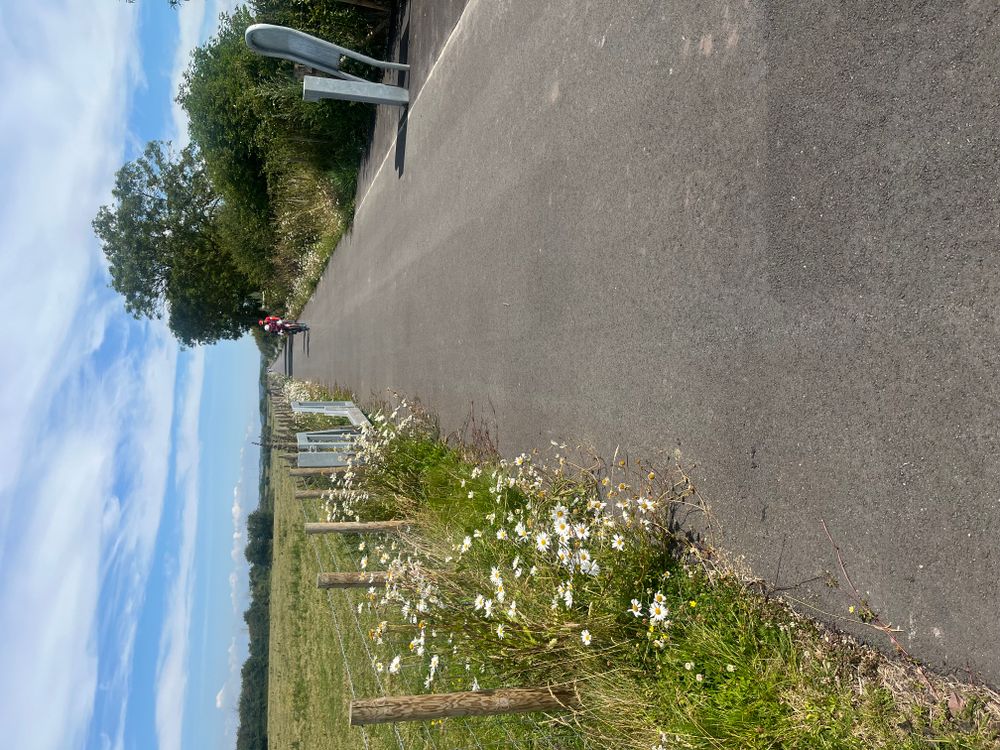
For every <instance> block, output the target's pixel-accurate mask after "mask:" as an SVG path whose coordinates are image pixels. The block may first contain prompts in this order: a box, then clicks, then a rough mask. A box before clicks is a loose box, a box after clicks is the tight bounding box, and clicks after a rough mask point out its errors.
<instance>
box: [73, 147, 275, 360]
mask: <svg viewBox="0 0 1000 750" xmlns="http://www.w3.org/2000/svg"><path fill="white" fill-rule="evenodd" d="M112 197H113V199H114V202H113V203H112V205H111V206H102V207H101V208H100V209H99V210H98V212H97V216H96V218H95V219H94V222H93V227H94V231H95V233H96V234H97V237H98V239H100V240H101V244H102V246H103V249H104V254H105V256H106V257H107V259H108V264H109V270H110V272H111V286H112V287H113V288H114V289H115V290H116V291H118V292H119V293H120V294H122V295H123V296H124V298H125V309H126V310H128V312H130V313H131V314H132V315H133V316H135V317H136V318H140V317H148V318H160V317H162V316H163V314H164V313H165V312H166V313H168V314H169V325H170V328H171V330H172V331H173V333H174V335H175V336H177V338H178V339H179V340H180V341H181V342H182V343H183V344H185V345H194V344H201V343H210V342H212V341H216V340H218V339H220V338H238V337H239V336H240V335H241V334H242V333H243V332H244V331H245V330H246V328H247V327H248V326H249V325H252V324H253V321H254V320H255V319H256V317H257V313H258V312H259V311H258V308H257V305H256V304H255V303H254V302H253V300H252V299H251V294H252V293H253V289H252V287H251V285H250V283H249V281H248V280H247V278H246V277H245V275H243V274H242V273H240V272H239V271H238V270H237V268H236V267H235V265H234V264H233V261H232V258H231V257H229V255H228V254H227V253H226V251H225V249H224V248H222V247H220V245H219V242H218V239H217V232H216V230H215V225H216V220H217V216H218V214H219V211H220V209H221V207H222V202H221V199H220V198H219V197H218V195H217V194H216V193H215V191H214V190H213V189H212V186H211V183H210V182H209V180H208V177H207V175H206V174H205V169H204V164H203V163H202V160H201V158H200V155H199V153H198V151H197V149H196V148H195V147H193V146H188V147H186V148H184V149H182V150H181V151H180V152H179V153H175V152H174V151H173V150H172V149H171V148H170V144H169V143H163V142H160V141H153V142H151V143H149V144H147V146H146V149H145V151H144V152H143V154H142V156H140V157H139V158H138V159H136V160H135V161H133V162H129V163H128V164H125V165H124V166H123V167H122V168H121V169H120V170H118V173H117V174H116V176H115V186H114V189H113V190H112Z"/></svg>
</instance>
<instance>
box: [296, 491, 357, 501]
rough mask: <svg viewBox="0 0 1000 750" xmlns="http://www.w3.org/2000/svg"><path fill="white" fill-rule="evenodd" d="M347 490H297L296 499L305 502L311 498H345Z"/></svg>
mask: <svg viewBox="0 0 1000 750" xmlns="http://www.w3.org/2000/svg"><path fill="white" fill-rule="evenodd" d="M346 494H347V490H338V489H331V490H295V499H296V500H304V499H306V498H310V497H344V496H345V495H346Z"/></svg>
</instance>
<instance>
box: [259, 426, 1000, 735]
mask: <svg viewBox="0 0 1000 750" xmlns="http://www.w3.org/2000/svg"><path fill="white" fill-rule="evenodd" d="M404 414H407V412H406V411H405V410H404V411H402V412H400V413H399V414H397V415H396V419H395V420H390V421H389V422H386V423H382V424H381V426H380V427H379V428H378V430H377V431H376V433H375V435H374V436H373V437H372V439H371V441H370V445H369V447H368V449H367V451H366V453H367V460H368V466H367V468H366V470H365V471H364V472H363V473H359V474H357V475H356V476H355V477H354V478H353V479H352V480H351V482H350V484H351V489H352V493H351V495H350V496H348V497H347V498H346V499H345V498H343V497H341V496H338V497H335V498H330V499H327V500H321V501H316V502H309V503H305V504H303V505H302V507H301V508H298V507H296V510H298V512H299V513H300V514H304V516H303V517H307V518H309V519H311V520H318V519H326V518H335V519H354V518H363V519H366V520H376V519H382V518H392V517H406V518H410V519H413V520H414V521H415V525H414V527H412V529H411V531H410V532H409V533H408V534H406V535H404V536H402V537H401V538H397V537H382V538H378V537H373V538H365V539H361V538H357V537H355V538H347V539H333V538H330V537H319V538H317V539H316V540H312V539H310V540H309V542H308V543H306V542H305V541H304V540H303V538H302V537H301V534H299V537H298V539H299V541H298V542H296V544H300V545H301V544H315V545H318V546H317V547H315V548H314V550H313V551H312V552H311V555H312V557H309V556H308V555H305V554H304V553H302V552H301V551H300V552H298V553H292V552H288V551H286V549H287V550H292V549H294V548H295V547H294V545H293V544H292V543H291V542H289V541H288V540H287V539H283V538H279V537H282V534H283V533H284V532H282V533H281V534H279V533H276V539H275V570H276V573H275V579H277V578H278V575H277V570H278V567H279V563H278V561H279V560H284V559H286V558H289V559H291V558H294V559H298V560H299V561H300V562H299V565H300V568H302V570H301V571H300V577H299V580H300V587H299V590H298V591H297V592H296V595H295V599H296V601H291V600H285V601H284V603H282V600H281V599H280V598H279V597H280V596H281V595H280V594H279V589H280V586H278V585H276V583H277V581H276V580H275V581H274V582H272V605H273V608H272V612H273V613H274V614H273V615H272V617H273V618H279V617H283V616H284V615H282V614H279V613H282V612H287V613H290V616H291V617H292V618H293V619H294V620H295V622H296V623H298V627H299V630H298V631H297V633H296V636H295V637H296V638H298V639H299V641H301V642H302V645H301V646H299V647H298V648H299V650H300V651H301V653H305V654H321V655H322V660H323V661H324V662H327V661H334V662H338V652H339V650H340V646H341V643H342V644H343V647H344V652H345V653H346V654H347V662H348V663H349V664H350V666H351V672H352V674H354V675H356V677H355V685H354V688H355V694H356V695H358V696H361V695H365V696H376V695H380V694H383V693H389V694H412V693H423V692H427V691H433V692H446V691H452V690H467V689H470V687H472V685H473V682H475V683H476V684H477V685H478V686H479V687H482V688H488V687H500V686H530V685H546V684H548V685H552V684H572V685H574V686H575V689H576V690H577V692H578V695H579V697H580V701H581V708H580V709H579V710H578V711H576V712H573V713H571V714H561V715H553V716H544V715H530V716H522V717H509V718H506V719H475V720H473V719H467V720H447V721H445V722H437V723H432V724H427V723H422V724H400V725H397V727H398V729H399V731H400V732H402V733H403V736H402V738H403V739H404V740H405V743H404V745H403V746H404V747H408V748H409V747H425V746H437V747H465V746H467V745H468V744H469V743H468V742H467V741H466V735H469V733H471V732H474V733H475V737H476V738H477V739H478V740H479V742H480V743H481V744H483V746H484V747H485V746H488V745H496V746H498V747H501V746H503V747H550V746H551V747H559V748H574V747H579V748H584V747H592V748H630V749H632V748H635V749H638V748H653V747H657V746H662V747H664V748H670V747H683V748H761V749H764V748H809V749H812V748H821V749H823V748H829V749H833V748H837V749H840V748H844V749H855V748H856V749H857V750H862V749H867V748H906V749H910V750H918V749H921V748H928V749H929V748H969V749H974V748H995V747H998V739H1000V735H998V723H997V715H996V713H993V712H994V711H995V710H996V706H995V705H993V706H992V707H988V706H987V703H988V702H989V701H991V700H992V697H993V696H991V694H990V693H989V692H988V691H985V690H976V689H973V688H970V687H968V686H960V685H957V684H955V683H952V682H949V681H946V680H943V679H942V678H938V677H935V676H933V675H926V673H918V672H917V671H916V668H915V667H914V666H912V665H906V664H900V663H892V662H889V661H887V660H886V659H884V657H882V656H881V655H879V654H878V653H876V652H874V651H872V650H871V649H868V648H865V647H862V646H860V645H858V644H856V643H854V642H853V641H851V640H849V639H847V638H844V637H841V636H839V635H837V634H835V633H830V632H828V631H826V630H825V629H823V628H822V627H820V626H819V625H818V624H816V623H814V622H812V621H810V620H807V619H805V618H802V617H800V616H798V615H796V614H794V613H793V612H792V611H791V610H790V609H788V608H787V607H786V606H785V605H784V604H783V603H782V602H780V601H777V600H774V599H769V598H766V597H764V596H761V595H759V594H758V593H756V590H755V589H753V588H751V587H749V586H747V585H745V584H744V582H743V581H742V580H741V579H740V578H739V577H738V576H737V575H736V574H735V573H734V572H733V571H731V570H730V569H729V568H727V567H726V566H725V565H724V564H723V563H722V562H721V561H720V559H719V555H718V553H717V551H716V550H714V549H713V547H712V546H711V544H710V543H709V542H707V541H705V540H703V539H696V538H694V537H692V536H691V535H689V534H688V533H686V532H685V531H684V530H682V529H681V528H680V527H679V526H678V525H677V523H676V522H675V521H674V520H673V519H674V516H675V515H676V514H678V513H682V514H689V513H691V512H695V513H698V512H700V513H702V514H704V512H705V511H706V510H707V509H705V508H704V507H703V506H701V504H700V500H699V499H698V496H697V494H696V493H695V492H694V488H693V487H692V485H691V482H690V479H689V477H687V476H686V474H685V473H684V472H683V469H682V467H680V466H679V465H675V466H671V467H659V468H657V469H656V470H655V471H653V472H652V473H650V469H649V467H644V466H629V465H617V464H616V465H613V466H611V467H605V466H602V465H600V464H593V465H588V466H582V465H580V463H579V462H574V461H573V460H570V459H568V458H567V457H566V456H565V455H562V456H559V455H558V454H556V455H554V456H553V457H552V458H551V460H550V461H549V463H548V464H547V465H542V466H538V467H536V463H537V462H539V461H540V459H539V458H538V457H530V456H529V457H522V458H521V459H519V460H518V462H512V463H507V462H503V461H501V460H500V459H499V458H498V457H496V456H495V455H492V454H490V453H489V452H488V451H482V450H472V449H470V448H468V447H466V446H447V445H445V444H443V443H442V442H440V441H439V440H438V436H437V432H436V430H435V428H434V424H433V421H432V420H429V419H426V418H423V417H422V416H421V415H419V414H417V415H416V416H415V418H414V416H412V415H411V416H406V417H403V415H404ZM387 425H391V426H387ZM397 425H400V426H397ZM639 498H642V501H641V502H642V504H645V502H646V501H647V500H648V501H649V502H650V503H652V505H651V506H650V507H649V508H647V509H646V511H645V512H644V511H643V509H642V508H641V507H640V500H639ZM600 503H605V504H606V511H607V510H610V511H612V514H610V515H609V514H608V513H607V512H606V511H605V512H602V511H601V510H600V509H599V508H597V507H596V506H597V505H598V504H600ZM618 503H621V504H622V507H621V508H615V506H616V504H618ZM281 505H282V502H281V500H280V499H279V501H278V506H279V507H278V511H277V512H278V514H279V516H281V517H283V518H285V517H286V516H284V515H283V512H282V510H281ZM653 506H655V507H653ZM556 510H560V511H562V512H563V513H564V514H565V516H566V517H567V518H568V520H569V521H570V522H571V524H573V525H576V524H582V525H583V526H582V527H581V530H585V533H586V538H583V535H582V534H578V535H577V537H576V538H573V539H570V540H569V541H568V542H567V544H566V545H565V546H566V547H567V549H568V550H569V551H570V553H571V554H576V555H577V556H578V557H579V555H581V554H582V551H586V552H589V553H590V556H591V557H592V558H593V559H594V560H596V561H597V562H598V563H599V564H600V572H599V573H598V574H596V575H591V574H589V573H586V572H584V571H582V570H581V569H580V567H579V562H578V563H577V568H576V569H575V570H574V571H571V570H570V569H569V568H567V567H566V566H565V565H563V564H561V563H560V562H559V561H558V560H557V559H556V557H555V555H554V553H553V552H552V551H548V550H547V551H541V550H539V548H538V541H537V540H538V536H537V535H538V534H540V533H542V532H543V531H544V532H546V533H549V534H550V535H553V536H554V532H555V526H554V517H553V514H554V512H555V511H556ZM303 517H300V518H298V519H297V520H298V521H299V522H301V520H302V519H303ZM287 518H288V519H289V520H288V521H287V523H289V524H291V523H292V522H293V520H294V519H292V516H291V514H290V512H289V515H288V516H287ZM607 519H610V520H607ZM702 519H703V520H704V519H705V516H704V515H702ZM276 523H277V522H276ZM701 525H704V524H701ZM288 528H291V527H290V526H289V527H288ZM521 528H523V531H524V534H525V536H526V537H527V539H526V541H523V542H520V543H517V542H516V541H514V540H515V539H516V538H517V536H518V529H521ZM498 532H499V533H498ZM317 549H318V550H319V554H320V561H319V563H317V562H316V557H315V555H316V550H317ZM296 554H297V555H298V557H297V558H296V557H295V555H296ZM307 557H308V560H307ZM363 558H365V559H364V563H366V564H367V567H366V569H369V570H372V569H391V570H393V571H394V574H395V578H396V584H395V585H392V586H389V587H387V588H386V589H384V590H381V589H380V590H378V591H374V592H372V593H371V594H366V593H365V592H364V591H361V592H357V593H352V594H343V593H336V594H333V595H331V596H330V597H329V598H328V599H327V600H326V602H325V603H326V605H327V607H328V611H326V612H325V613H322V612H321V609H322V607H320V606H319V605H318V604H317V605H315V611H312V609H310V610H308V611H307V612H299V611H298V610H297V609H296V608H302V607H306V606H308V607H312V606H313V605H308V604H307V602H309V601H311V600H313V599H315V598H316V596H315V594H316V592H315V591H313V592H306V591H305V589H307V588H309V586H311V585H313V581H314V576H315V572H317V571H318V570H319V569H320V568H322V569H325V570H358V569H360V568H361V567H362V564H363ZM310 565H311V566H312V567H309V566H310ZM567 584H571V586H572V600H568V599H567V597H566V596H565V590H566V588H565V587H566V586H567ZM501 590H502V593H501ZM657 596H659V597H662V600H663V603H664V605H665V606H666V607H667V608H668V610H669V615H668V616H667V617H666V618H665V619H664V620H662V621H655V620H654V618H652V617H651V614H652V613H651V612H650V607H651V605H653V604H654V598H655V597H657ZM478 597H482V598H483V599H490V600H492V604H493V611H492V612H491V613H490V615H489V616H486V612H485V608H484V607H482V606H480V604H481V600H480V601H478V602H477V598H478ZM501 599H502V600H503V601H502V602H501ZM633 599H636V600H638V601H639V603H640V606H641V616H639V617H636V616H634V615H633V614H631V613H630V611H629V609H630V607H631V605H632V600H633ZM511 602H516V609H515V610H514V612H513V613H511V612H508V611H507V608H508V607H509V605H510V603H511ZM330 606H332V610H329V607H330ZM359 606H360V612H359V609H358V608H359ZM334 617H335V618H336V619H337V621H338V622H339V623H340V624H341V636H342V637H343V640H342V641H335V640H334V638H335V637H336V635H335V633H333V634H332V631H331V628H330V624H331V621H332V619H333V618H334ZM324 618H325V619H324ZM500 625H502V626H503V631H502V633H503V637H502V638H500V637H499V633H498V630H497V628H498V626H500ZM280 629H281V626H280V625H279V624H278V623H277V622H276V621H273V624H272V636H271V637H272V660H274V659H275V658H276V657H277V656H278V655H277V653H276V652H275V648H276V646H275V645H274V644H275V641H276V640H285V638H284V637H282V638H281V639H277V638H276V635H277V632H278V631H279V630H280ZM344 631H347V632H346V633H345V632H344ZM585 636H589V638H590V642H589V644H588V643H585V642H584V639H585ZM318 641H322V644H320V643H319V642H318ZM331 642H332V645H331ZM434 656H437V657H438V661H437V663H436V667H435V669H434V675H433V679H432V680H431V681H430V683H429V686H427V687H425V680H427V678H428V676H429V675H430V672H431V659H432V657H434ZM396 657H399V661H398V665H399V669H398V671H396V669H395V667H394V666H393V662H394V659H396ZM343 661H344V659H343V656H340V657H339V662H340V663H342V662H343ZM274 663H275V662H274V661H272V672H271V674H272V679H273V678H275V677H276V673H275V667H274ZM292 663H295V660H294V659H292ZM373 665H380V669H381V672H380V673H376V670H375V668H374V667H373ZM326 669H328V670H330V671H332V672H334V673H336V674H340V673H339V672H337V670H338V669H339V667H336V666H328V667H326ZM390 672H394V673H393V674H390ZM297 674H300V675H301V674H305V672H304V671H303V670H302V669H300V670H298V671H297ZM302 679H303V680H305V682H304V683H303V687H302V688H301V689H300V694H301V696H304V697H300V699H299V700H300V702H302V701H304V702H305V703H306V704H307V705H310V706H311V705H313V703H315V704H316V711H315V712H313V713H311V714H309V716H310V717H311V718H309V720H308V721H307V720H305V719H303V720H302V723H303V725H304V724H308V723H310V722H317V721H318V722H320V723H321V724H323V723H324V722H325V725H326V726H329V723H330V722H332V723H333V724H335V725H336V726H337V727H339V728H340V730H341V733H340V734H339V735H338V738H339V739H338V741H339V742H341V743H342V744H339V745H322V744H315V743H317V742H320V739H319V738H316V737H310V738H309V741H308V744H302V745H300V746H301V747H326V746H337V747H354V746H357V743H358V742H359V741H360V730H358V729H351V730H347V729H346V728H345V726H346V718H345V716H344V709H343V706H344V704H345V703H346V701H347V700H348V699H349V695H350V692H349V690H347V689H346V688H345V686H344V677H343V675H340V676H339V678H337V677H335V678H331V679H327V680H326V681H325V682H321V681H320V679H319V677H318V676H316V677H313V676H310V677H308V678H305V677H303V678H302ZM289 682H290V680H289V678H288V677H285V678H278V680H277V682H276V683H273V684H274V685H275V687H274V692H275V694H274V695H272V700H278V699H279V696H278V695H277V692H278V691H279V686H281V685H285V686H286V687H283V688H281V690H283V691H287V690H288V688H287V684H288V683H289ZM952 693H954V694H955V695H956V696H961V700H959V701H955V700H954V699H953V700H952V706H951V708H950V709H949V708H948V699H949V697H951V695H952ZM317 695H322V696H323V698H322V699H319V698H316V697H314V696H317ZM310 701H312V703H311V702H310ZM285 704H287V701H284V702H283V704H282V705H285ZM276 713H282V714H284V713H287V711H286V710H285V709H279V708H278V706H277V704H276V703H272V708H271V718H272V719H273V720H274V721H273V723H272V724H271V732H272V733H275V732H278V734H277V735H275V734H272V736H274V737H275V742H276V744H275V747H285V746H288V747H293V746H294V745H284V744H278V738H279V736H280V737H281V738H283V737H284V736H285V735H286V730H285V729H284V728H283V727H284V726H286V724H287V722H286V721H284V720H281V721H279V720H277V719H276ZM302 731H303V732H304V731H306V730H305V729H303V730H302ZM368 738H369V741H370V744H371V746H373V747H397V746H398V743H397V738H396V737H395V736H394V734H391V733H388V730H385V729H378V730H370V734H369V737H368ZM282 741H283V739H282ZM303 741H305V736H304V735H303Z"/></svg>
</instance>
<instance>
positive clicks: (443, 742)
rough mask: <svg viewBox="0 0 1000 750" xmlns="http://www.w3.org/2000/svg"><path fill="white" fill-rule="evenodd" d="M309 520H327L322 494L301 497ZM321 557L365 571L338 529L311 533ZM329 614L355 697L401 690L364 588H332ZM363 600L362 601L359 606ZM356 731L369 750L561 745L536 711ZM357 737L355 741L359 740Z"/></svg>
mask: <svg viewBox="0 0 1000 750" xmlns="http://www.w3.org/2000/svg"><path fill="white" fill-rule="evenodd" d="M296 502H298V504H299V507H300V509H301V519H302V523H303V526H304V524H305V523H310V522H317V521H325V520H326V517H325V516H326V514H325V512H324V510H323V503H324V500H323V498H315V499H313V498H307V499H302V500H298V501H296ZM308 543H309V545H310V546H311V548H312V550H313V556H314V557H315V560H316V572H317V573H319V572H327V571H338V572H350V571H360V570H361V565H360V554H359V552H358V551H357V549H356V545H355V546H352V545H349V544H347V543H346V541H345V540H344V539H341V538H339V535H337V536H334V535H329V534H316V535H309V536H308ZM326 596H327V599H328V603H329V608H330V618H331V621H332V625H333V631H334V633H335V637H336V640H337V645H338V650H339V652H340V654H341V657H342V659H343V662H344V673H345V678H346V683H347V688H348V691H349V692H350V698H349V699H350V700H352V701H354V700H362V699H370V698H379V697H385V696H389V695H392V694H394V693H395V694H398V690H395V691H394V690H393V689H392V688H391V686H390V685H389V684H388V680H387V678H386V676H385V675H384V674H382V673H380V672H379V670H378V669H377V668H376V666H375V665H376V663H377V661H378V659H377V654H376V653H374V652H373V650H372V645H371V638H370V636H369V634H368V633H369V630H370V629H371V628H372V627H375V625H376V624H377V623H376V620H377V619H378V618H377V617H376V616H375V615H374V614H373V613H371V612H369V610H368V608H367V607H366V606H365V604H366V602H367V599H366V596H367V595H366V593H365V592H364V589H327V590H326ZM359 605H361V606H359ZM346 731H350V732H352V733H357V734H356V737H360V742H361V746H362V747H363V748H364V750H393V749H398V750H412V749H413V748H416V747H423V748H431V749H433V750H493V749H494V748H514V749H517V748H524V749H525V750H561V748H563V747H564V745H557V744H556V743H555V742H553V740H552V739H551V737H550V736H549V735H550V734H551V729H550V727H548V726H547V725H546V724H545V723H544V721H542V720H540V719H539V718H538V715H537V714H517V715H509V716H492V717H480V718H468V717H455V718H449V719H444V720H439V721H436V722H407V723H405V724H400V723H391V724H376V725H368V726H364V725H363V726H360V727H351V728H350V729H349V730H348V729H347V727H345V732H346ZM356 743H357V740H356V739H354V740H352V742H351V744H352V745H354V746H356Z"/></svg>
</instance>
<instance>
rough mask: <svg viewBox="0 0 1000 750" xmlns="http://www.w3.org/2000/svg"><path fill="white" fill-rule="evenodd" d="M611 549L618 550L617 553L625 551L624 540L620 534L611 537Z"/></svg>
mask: <svg viewBox="0 0 1000 750" xmlns="http://www.w3.org/2000/svg"><path fill="white" fill-rule="evenodd" d="M611 549H615V550H618V551H619V552H621V551H622V550H623V549H625V538H624V537H623V536H622V535H621V534H615V535H614V536H612V537H611Z"/></svg>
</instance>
